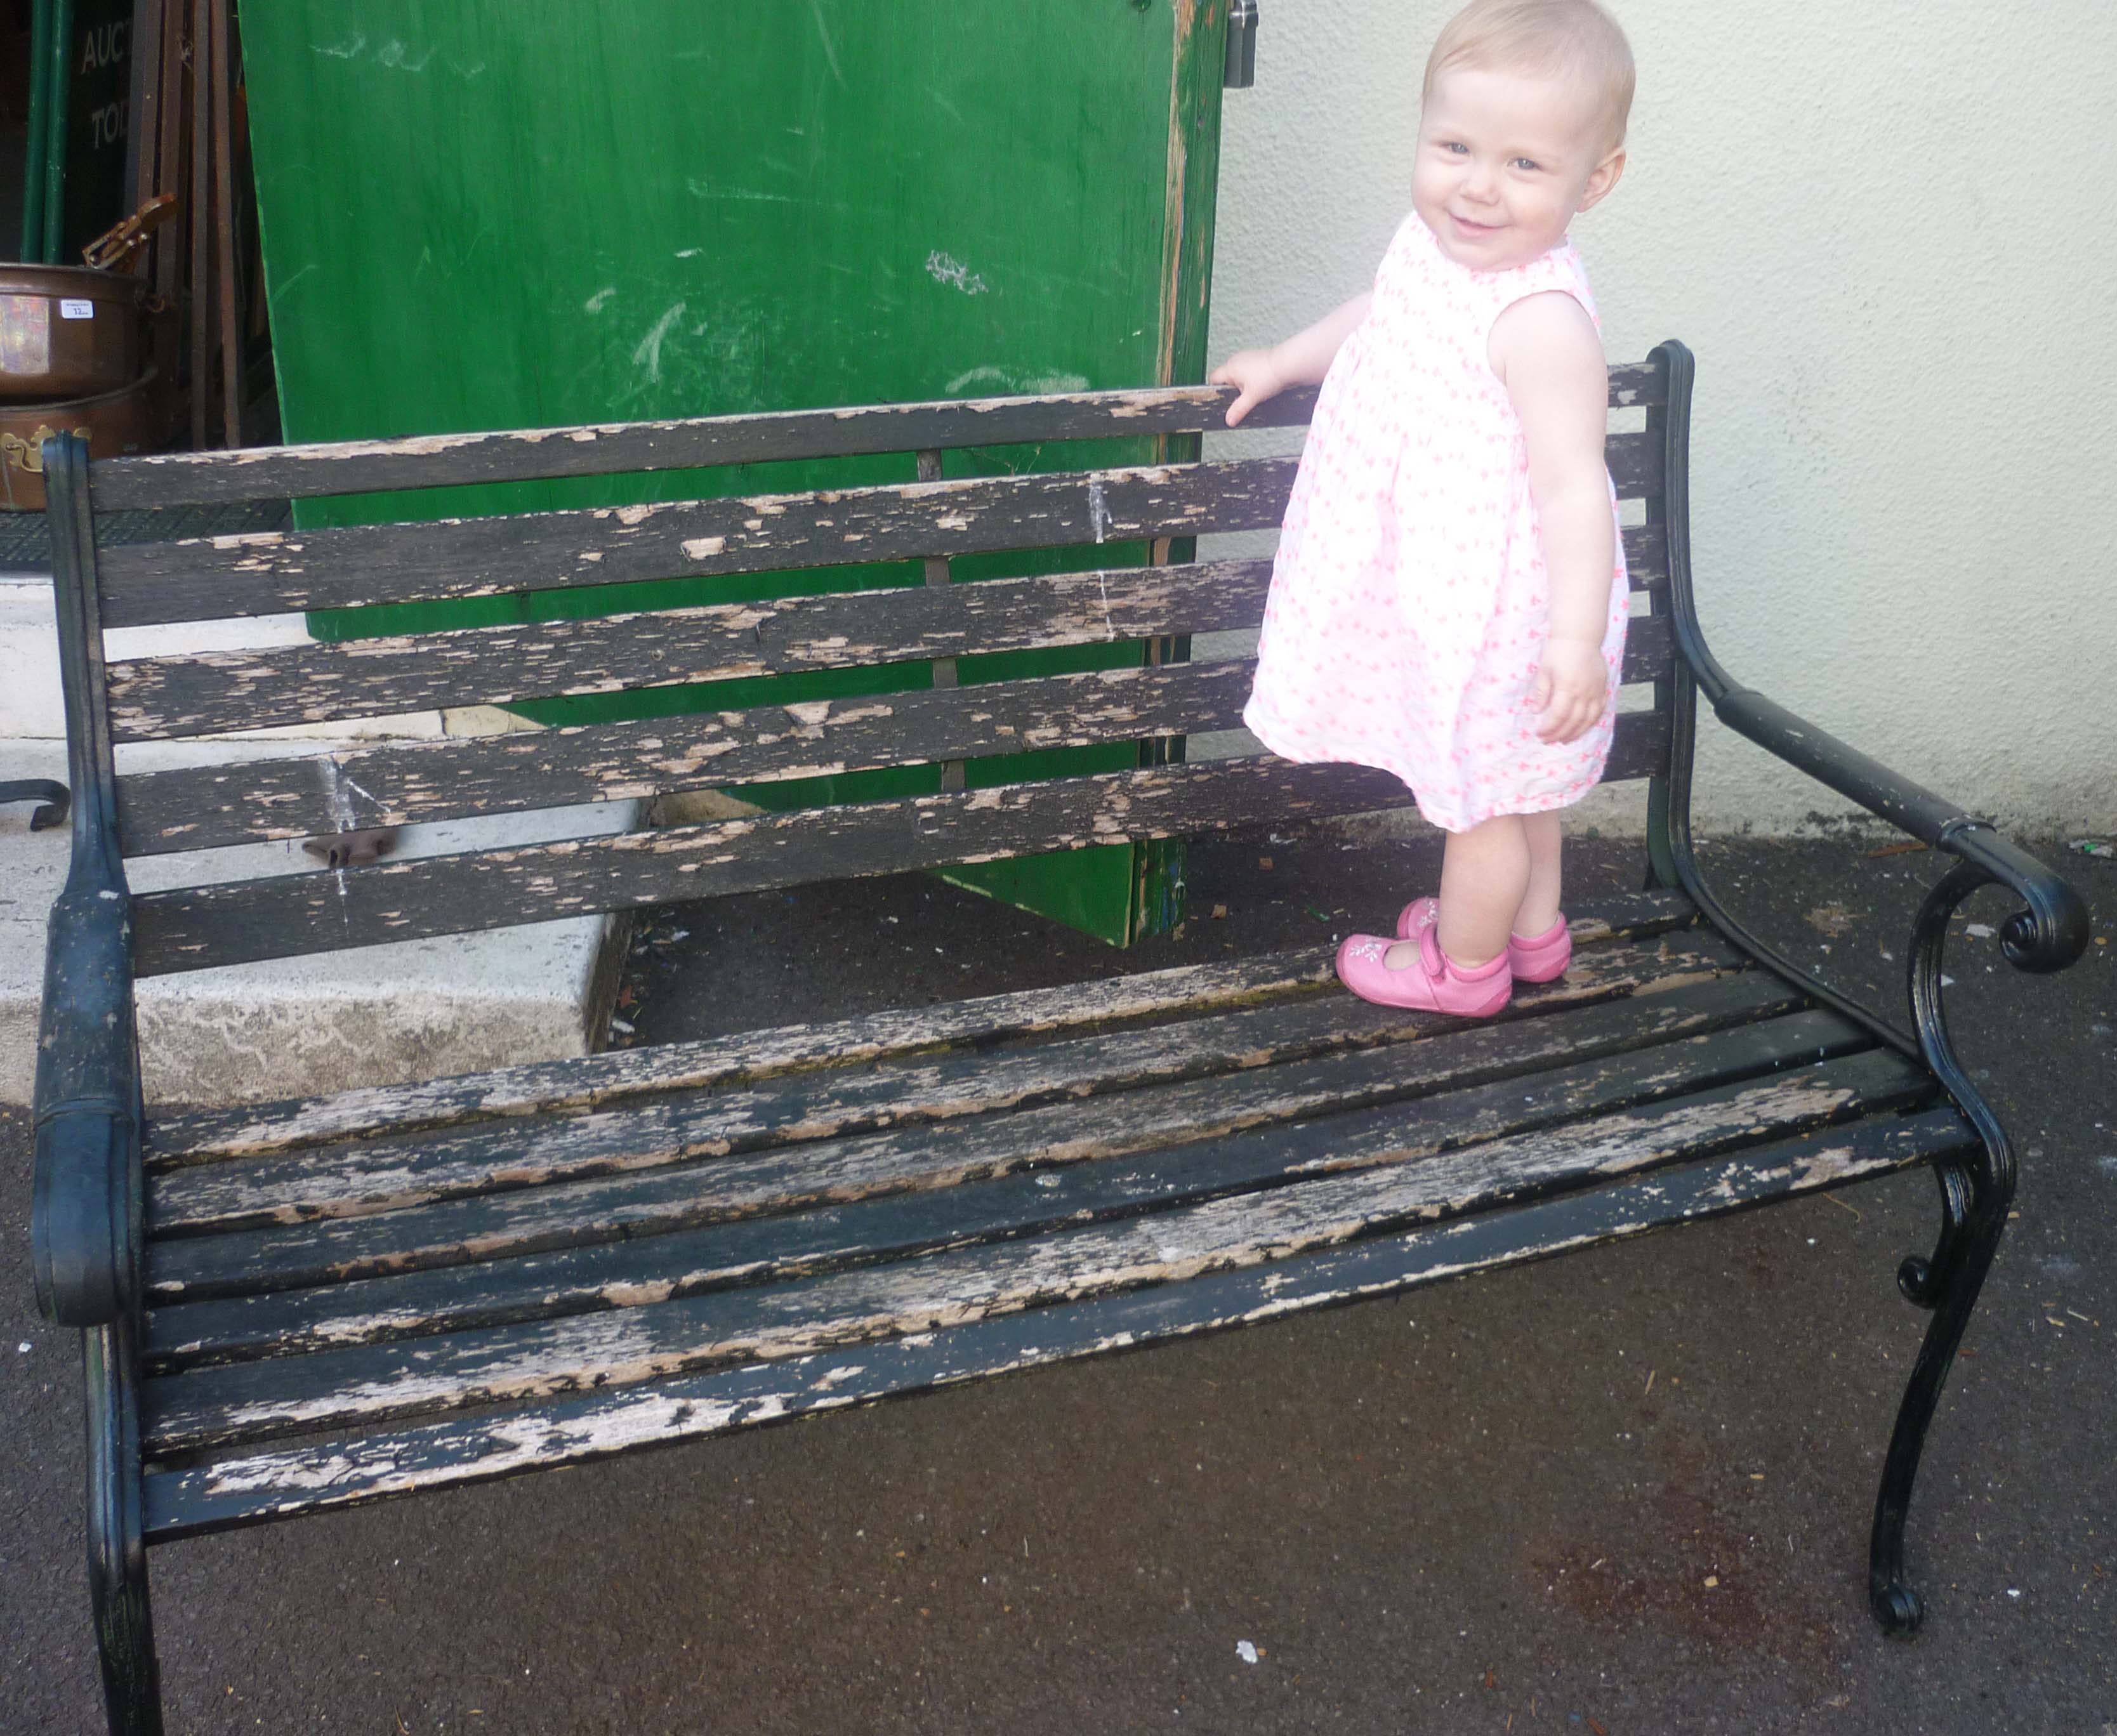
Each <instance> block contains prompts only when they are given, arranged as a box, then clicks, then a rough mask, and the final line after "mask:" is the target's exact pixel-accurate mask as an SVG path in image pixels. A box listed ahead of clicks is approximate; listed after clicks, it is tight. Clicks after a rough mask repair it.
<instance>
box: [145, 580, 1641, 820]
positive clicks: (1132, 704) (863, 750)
mask: <svg viewBox="0 0 2117 1736" xmlns="http://www.w3.org/2000/svg"><path fill="white" fill-rule="evenodd" d="M1673 655H1674V652H1673V646H1672V641H1671V638H1670V634H1669V629H1668V623H1667V620H1666V619H1662V618H1659V617H1649V618H1643V619H1640V620H1638V621H1636V622H1635V623H1634V624H1633V627H1632V630H1631V633H1630V637H1629V639H1628V642H1627V643H1626V653H1625V679H1626V681H1628V682H1642V681H1653V680H1658V679H1660V677H1661V676H1663V675H1665V674H1666V673H1667V671H1668V670H1669V668H1670V667H1671V665H1672V659H1673ZM1254 673H1255V665H1253V664H1252V663H1250V662H1248V661H1227V662H1217V663H1183V664H1165V665H1157V666H1155V667H1153V668H1149V669H1114V670H1097V671H1095V672H1093V673H1091V674H1087V675H1055V676H1047V677H1045V678H1043V679H1038V680H1033V681H1019V682H999V683H992V684H982V685H979V686H975V687H971V688H959V687H956V686H953V685H951V686H949V687H948V688H944V689H942V690H939V691H930V690H929V691H921V690H918V689H913V690H911V691H907V692H904V693H870V694H862V695H859V696H857V697H855V698H849V699H842V700H828V699H819V700H813V701H809V702H806V703H803V704H798V705H791V706H784V705H777V706H767V707H759V708H758V709H757V710H754V711H710V712H704V713H700V714H697V715H694V716H682V717H657V718H653V719H650V720H648V721H643V722H639V723H620V724H603V725H591V726H587V727H581V728H574V729H564V730H537V731H532V732H525V733H523V734H510V735H495V736H473V737H469V738H463V739H444V740H440V741H433V742H419V743H413V744H399V745H394V746H390V747H385V748H369V749H366V750H362V751H355V752H352V753H334V754H332V755H330V756H328V757H319V758H316V759H284V758H281V759H268V760H251V761H245V762H239V763H235V764H214V765H209V766H191V767H182V768H181V769H178V770H176V771H154V772H145V773H138V774H135V775H133V776H128V777H124V778H121V779H120V780H119V782H118V822H119V826H120V828H121V832H122V838H123V842H124V848H125V850H126V853H127V854H128V855H153V854H159V853H163V852H167V851H171V850H205V849H210V848H216V847H219V846H222V845H232V844H243V843H250V842H255V841H257V840H265V839H274V838H304V837H309V836H314V835H316V834H318V833H325V832H331V831H351V830H353V829H354V828H355V827H363V826H409V825H413V824H415V823H417V822H431V821H435V820H445V819H453V818H458V817H463V816H465V815H470V814H480V813H514V812H521V811H526V810H529V809H534V808H564V807H570V806H573V805H575V804H582V803H589V802H612V801H630V800H634V799H639V798H643V797H652V796H657V795H667V794H675V793H676V792H680V791H683V790H703V789H708V788H715V787H726V785H731V784H745V783H762V782H773V781H778V780H782V779H786V778H805V777H821V776H831V775H834V774H838V773H843V772H847V771H867V770H870V769H873V768H875V767H885V766H900V765H916V764H933V763H936V762H948V761H950V760H957V759H971V758H982V757H990V756H994V755H1001V754H1007V753H1021V752H1025V751H1033V750H1040V749H1045V748H1071V747H1088V746H1093V745H1095V744H1098V743H1103V742H1110V741H1128V740H1136V739H1142V738H1145V737H1156V736H1176V735H1184V734H1195V733H1198V732H1201V731H1205V730H1229V729H1233V728H1234V727H1236V726H1237V725H1238V724H1239V723H1240V722H1241V721H1242V711H1243V703H1244V702H1245V701H1246V700H1247V698H1248V694H1249V687H1250V681H1251V678H1252V675H1253V674H1254Z"/></svg>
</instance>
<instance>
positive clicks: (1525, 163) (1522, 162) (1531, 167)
mask: <svg viewBox="0 0 2117 1736" xmlns="http://www.w3.org/2000/svg"><path fill="white" fill-rule="evenodd" d="M1537 167H1538V165H1537V164H1536V163H1533V162H1532V161H1530V160H1529V159H1528V158H1527V157H1517V158H1515V168H1522V169H1527V170H1528V171H1529V173H1531V174H1534V173H1536V170H1537Z"/></svg>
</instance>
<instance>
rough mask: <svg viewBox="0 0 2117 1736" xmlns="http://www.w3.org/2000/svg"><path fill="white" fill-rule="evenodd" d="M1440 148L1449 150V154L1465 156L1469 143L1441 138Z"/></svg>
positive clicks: (1468, 152) (1468, 151)
mask: <svg viewBox="0 0 2117 1736" xmlns="http://www.w3.org/2000/svg"><path fill="white" fill-rule="evenodd" d="M1441 149H1442V150H1445V151H1447V152H1450V153H1451V154H1453V155H1455V156H1458V157H1467V156H1469V154H1470V147H1469V145H1462V144H1459V143H1457V142H1456V141H1455V140H1453V139H1444V140H1441Z"/></svg>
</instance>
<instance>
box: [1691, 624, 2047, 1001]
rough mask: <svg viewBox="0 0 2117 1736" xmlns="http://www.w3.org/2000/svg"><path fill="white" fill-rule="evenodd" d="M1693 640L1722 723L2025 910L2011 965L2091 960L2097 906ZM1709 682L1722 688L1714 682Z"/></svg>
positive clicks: (1699, 672) (2006, 935)
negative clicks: (1732, 677) (1732, 674)
mask: <svg viewBox="0 0 2117 1736" xmlns="http://www.w3.org/2000/svg"><path fill="white" fill-rule="evenodd" d="M1681 637H1682V635H1681V634H1680V635H1679V638H1681ZM1690 637H1691V638H1693V639H1694V640H1695V652H1696V653H1697V658H1696V660H1695V661H1694V660H1693V650H1692V647H1690V646H1688V645H1686V661H1690V662H1691V670H1692V674H1693V675H1694V676H1695V678H1696V679H1697V681H1698V684H1699V687H1700V690H1701V691H1702V692H1704V694H1705V695H1706V697H1707V698H1708V699H1709V701H1710V702H1711V704H1712V707H1713V715H1714V716H1717V717H1718V718H1719V720H1720V721H1722V722H1723V723H1724V724H1726V725H1727V727H1728V728H1729V729H1731V730H1734V731H1735V732H1736V734H1738V735H1742V736H1746V737H1747V738H1748V739H1750V740H1751V741H1753V742H1755V744H1757V745H1758V746H1759V747H1760V748H1763V749H1764V751H1765V752H1766V753H1770V754H1773V756H1775V757H1778V758H1779V759H1782V760H1784V761H1785V762H1787V764H1788V765H1790V766H1795V767H1799V768H1800V769H1801V771H1806V773H1807V774H1808V775H1809V776H1810V777H1812V778H1814V779H1815V780H1816V781H1818V782H1819V783H1821V784H1824V785H1828V786H1829V788H1831V789H1833V790H1836V791H1837V792H1838V794H1840V795H1843V796H1847V797H1850V798H1851V799H1852V800H1853V801H1856V802H1857V803H1858V804H1860V805H1861V807H1863V808H1866V810H1867V811H1868V812H1869V813H1872V814H1875V815H1877V816H1879V817H1880V818H1882V819H1884V820H1887V821H1888V822H1889V823H1890V824H1891V825H1893V826H1894V827H1897V828H1898V830H1899V831H1903V832H1906V833H1907V834H1909V835H1910V836H1912V837H1914V838H1916V839H1917V840H1919V842H1920V843H1921V844H1927V845H1931V846H1932V847H1933V848H1934V849H1935V850H1944V851H1946V852H1947V853H1948V854H1950V855H1953V856H1956V857H1958V858H1960V859H1962V861H1964V862H1967V863H1970V864H1971V865H1972V867H1974V868H1979V869H1981V870H1982V871H1983V873H1984V874H1985V876H1986V878H1988V879H1990V880H1994V881H1997V882H1999V884H2000V885H2002V886H2006V887H2007V888H2008V889H2009V891H2012V892H2013V894H2014V895H2015V896H2017V897H2018V898H2019V899H2020V900H2022V909H2020V910H2018V911H2017V912H2016V913H2015V914H2013V915H2012V916H2010V917H2009V918H2008V919H2007V921H2006V923H2005V925H2004V927H2003V928H2001V930H2000V946H2001V950H2002V951H2004V953H2005V954H2006V955H2007V958H2008V960H2009V963H2011V964H2013V965H2015V966H2017V967H2018V969H2022V970H2030V971H2037V972H2050V971H2058V970H2063V969H2065V968H2066V967H2067V966H2068V965H2071V964H2073V962H2074V961H2075V960H2078V958H2079V957H2080V955H2082V953H2083V952H2085V951H2087V942H2088V920H2087V905H2086V904H2085V903H2084V902H2083V901H2082V898H2081V896H2080V894H2079V893H2078V891H2074V889H2073V886H2071V885H2070V884H2069V883H2068V882H2066V881H2065V880H2064V879H2063V878H2062V877H2060V876H2059V874H2057V873H2055V872H2054V871H2053V870H2052V869H2051V868H2049V867H2047V866H2046V865H2045V864H2044V863H2041V862H2040V861H2038V860H2037V859H2036V858H2035V857H2034V856H2032V855H2031V854H2029V853H2028V852H2027V850H2022V849H2021V848H2020V847H2019V846H2018V845H2014V844H2013V843H2010V842H2009V840H2007V839H2005V838H2004V837H2002V836H2000V835H1999V833H1998V832H1997V831H1995V830H1994V829H1993V828H1992V827H1990V825H1988V824H1987V823H1986V822H1984V821H1981V820H1976V819H1973V818H1972V817H1970V816H1969V815H1968V814H1966V813H1963V811H1962V808H1960V807H1959V806H1958V805H1957V804H1953V803H1952V802H1949V801H1946V800H1944V799H1942V798H1941V797H1939V796H1937V795H1935V794H1934V793H1933V792H1932V791H1931V790H1927V789H1925V788H1923V787H1921V785H1917V784H1915V783H1913V782H1912V781H1911V780H1910V779H1909V778H1907V777H1903V776H1899V775H1898V773H1896V772H1894V771H1891V770H1890V769H1889V767H1887V766H1884V765H1883V764H1882V763H1881V762H1879V761H1878V760H1874V759H1870V757H1868V756H1867V755H1866V754H1864V753H1861V752H1860V751H1859V749H1858V748H1853V747H1850V746H1848V745H1847V744H1845V743H1844V742H1842V741H1840V740H1838V738H1837V737H1836V736H1834V735H1832V734H1829V733H1827V732H1826V731H1824V730H1819V729H1817V728H1816V727H1815V725H1813V724H1811V723H1810V722H1809V721H1807V720H1806V719H1805V718H1802V717H1799V716H1796V715H1795V714H1794V713H1793V712H1792V711H1788V710H1787V708H1786V707H1784V706H1783V705H1780V704H1779V703H1778V702H1776V701H1775V700H1771V699H1767V698H1765V697H1764V695H1763V694H1761V693H1757V692H1755V690H1754V689H1752V688H1746V687H1737V686H1736V685H1735V684H1733V683H1732V682H1730V681H1729V680H1728V679H1727V672H1726V671H1725V670H1723V669H1722V668H1721V667H1720V665H1719V664H1718V662H1717V661H1713V656H1712V653H1711V652H1709V651H1707V650H1706V649H1705V643H1704V636H1703V635H1702V634H1700V633H1698V632H1697V629H1696V624H1695V622H1694V623H1692V624H1691V635H1690ZM1708 675H1711V676H1712V677H1713V679H1711V680H1709V679H1707V677H1708ZM1716 689H1717V691H1716Z"/></svg>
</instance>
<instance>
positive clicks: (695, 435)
mask: <svg viewBox="0 0 2117 1736" xmlns="http://www.w3.org/2000/svg"><path fill="white" fill-rule="evenodd" d="M1664 397H1665V394H1664V393H1663V389H1662V385H1661V371H1660V370H1659V369H1658V367H1656V366H1654V365H1653V364H1652V363H1651V362H1634V363H1630V364H1629V365H1626V366H1620V367H1613V368H1612V369H1611V370H1610V405H1611V408H1612V409H1618V408H1625V407H1626V406H1629V405H1634V404H1643V403H1662V402H1663V399H1664ZM1232 398H1233V394H1231V393H1230V392H1229V390H1228V389H1226V388H1225V387H1220V386H1199V385H1184V386H1165V387H1160V388H1156V389H1150V390H1144V391H1139V390H1133V391H1124V390H1120V391H1109V392H1077V393H1064V394H1049V395H1045V396H1037V397H1021V398H978V399H974V400H971V401H969V402H963V401H960V400H946V401H941V402H936V403H917V404H878V405H871V406H866V407H862V408H845V409H827V410H787V411H775V412H766V413H763V414H759V415H752V416H721V417H695V418H692V419H690V420H685V421H647V422H612V423H602V424H594V425H590V426H578V427H565V428H531V429H512V430H508V431H503V432H500V433H492V434H427V435H409V436H406V437H404V438H401V439H397V440H339V441H330V442H319V443H316V444H310V445H303V446H261V447H247V448H242V449H238V450H236V451H233V452H184V453H167V454H155V455H154V456H152V457H148V458H115V459H106V460H104V461H102V462H100V463H97V464H95V466H94V467H92V472H91V478H92V481H91V486H92V489H93V492H94V499H95V508H96V510H97V511H98V512H111V511H114V510H120V509H151V508H165V507H173V506H204V505H210V504H220V503H222V502H226V501H236V500H286V499H290V498H291V499H296V500H299V499H305V498H310V497H313V496H317V495H345V494H369V493H374V492H379V491H384V490H394V489H425V488H446V487H454V486H462V485H464V484H468V483H478V482H525V481H547V480H550V479H553V478H556V477H574V476H610V475H618V474H623V473H625V472H634V471H657V470H694V469H703V468H705V467H709V466H713V465H721V464H761V463H772V462H773V461H775V460H780V459H788V458H851V457H857V456H870V455H874V454H884V453H896V452H912V451H916V450H918V449H921V448H942V449H953V448H958V447H963V446H1001V445H1012V444H1026V443H1032V442H1043V441H1049V440H1095V439H1098V438H1105V439H1109V438H1129V437H1131V436H1133V435H1141V434H1200V433H1206V432H1210V431H1212V430H1214V429H1216V428H1218V427H1220V426H1221V424H1222V422H1223V421H1224V420H1225V416H1226V412H1227V407H1228V404H1229V403H1230V402H1231V401H1232ZM1315 400H1316V394H1315V393H1314V392H1313V391H1296V392H1288V393H1284V394H1281V395H1280V397H1279V398H1275V399H1273V400H1271V402H1270V403H1264V404H1260V405H1259V406H1257V408H1256V409H1255V410H1254V411H1252V412H1251V416H1250V425H1251V426H1253V427H1260V428H1275V427H1298V426H1301V425H1303V424H1304V423H1305V422H1307V421H1308V417H1309V413H1310V412H1311V410H1312V408H1314V405H1315Z"/></svg>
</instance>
